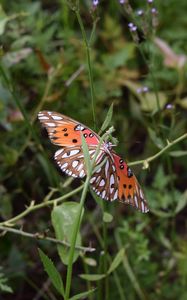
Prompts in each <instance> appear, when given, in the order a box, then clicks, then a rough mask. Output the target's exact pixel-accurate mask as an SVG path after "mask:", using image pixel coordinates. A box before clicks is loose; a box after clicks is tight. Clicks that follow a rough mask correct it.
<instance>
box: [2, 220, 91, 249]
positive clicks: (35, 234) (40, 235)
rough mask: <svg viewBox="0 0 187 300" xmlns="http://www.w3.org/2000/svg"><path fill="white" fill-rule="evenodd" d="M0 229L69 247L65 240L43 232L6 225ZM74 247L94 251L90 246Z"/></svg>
mask: <svg viewBox="0 0 187 300" xmlns="http://www.w3.org/2000/svg"><path fill="white" fill-rule="evenodd" d="M0 230H2V231H3V232H5V233H6V232H11V233H14V234H19V235H22V236H25V237H29V238H33V239H36V240H44V241H48V242H52V243H55V244H60V245H63V246H66V247H68V248H70V244H69V243H67V242H66V241H61V240H57V239H55V238H52V237H48V236H45V234H43V233H38V232H37V233H30V232H26V231H23V230H22V229H15V228H11V227H7V226H0ZM75 248H76V249H77V250H81V251H84V252H93V251H95V248H91V247H81V246H76V247H75Z"/></svg>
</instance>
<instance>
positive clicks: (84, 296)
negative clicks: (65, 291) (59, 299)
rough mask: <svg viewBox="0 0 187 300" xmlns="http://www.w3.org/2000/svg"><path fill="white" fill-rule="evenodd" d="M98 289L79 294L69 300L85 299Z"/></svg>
mask: <svg viewBox="0 0 187 300" xmlns="http://www.w3.org/2000/svg"><path fill="white" fill-rule="evenodd" d="M95 290H96V288H94V289H91V290H89V291H87V292H83V293H80V294H77V295H75V296H73V297H71V298H69V300H78V299H85V298H86V297H87V296H89V295H90V294H92V293H93V292H95Z"/></svg>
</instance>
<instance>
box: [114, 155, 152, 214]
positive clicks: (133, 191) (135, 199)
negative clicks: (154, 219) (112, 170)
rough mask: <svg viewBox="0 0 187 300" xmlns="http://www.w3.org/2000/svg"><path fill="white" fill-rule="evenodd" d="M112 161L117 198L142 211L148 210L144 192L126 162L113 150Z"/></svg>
mask: <svg viewBox="0 0 187 300" xmlns="http://www.w3.org/2000/svg"><path fill="white" fill-rule="evenodd" d="M113 157H114V163H115V166H116V172H117V176H118V198H119V200H120V201H121V202H124V203H126V204H130V205H132V206H134V207H135V208H137V209H138V210H140V211H141V212H143V213H146V212H148V211H149V209H148V206H147V202H146V200H145V196H144V193H143V191H142V189H141V187H140V185H139V183H138V181H137V179H136V177H135V176H134V174H133V173H132V171H131V169H130V168H129V167H128V166H127V164H126V163H125V162H124V161H123V159H121V157H119V156H118V155H116V154H115V153H114V152H113Z"/></svg>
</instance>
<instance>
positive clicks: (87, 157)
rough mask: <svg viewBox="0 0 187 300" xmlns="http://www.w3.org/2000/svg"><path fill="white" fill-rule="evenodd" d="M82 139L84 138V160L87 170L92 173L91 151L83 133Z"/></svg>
mask: <svg viewBox="0 0 187 300" xmlns="http://www.w3.org/2000/svg"><path fill="white" fill-rule="evenodd" d="M81 139H82V150H83V154H84V162H85V165H86V171H87V173H88V174H89V175H90V174H91V160H90V153H89V150H88V145H87V143H86V140H85V138H84V136H83V135H82V136H81Z"/></svg>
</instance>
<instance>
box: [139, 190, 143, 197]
mask: <svg viewBox="0 0 187 300" xmlns="http://www.w3.org/2000/svg"><path fill="white" fill-rule="evenodd" d="M139 192H140V197H141V198H142V199H144V195H143V193H142V190H141V189H139Z"/></svg>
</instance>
